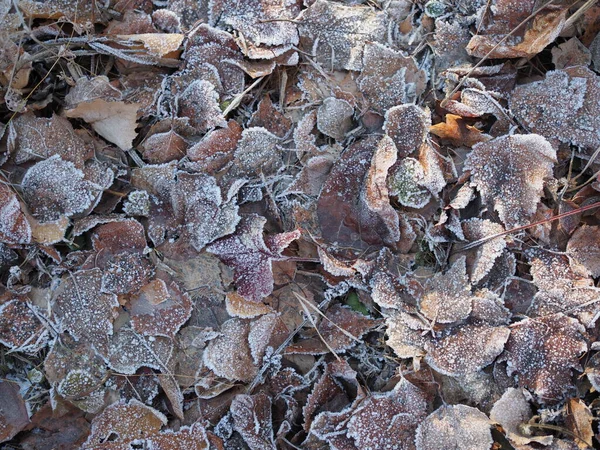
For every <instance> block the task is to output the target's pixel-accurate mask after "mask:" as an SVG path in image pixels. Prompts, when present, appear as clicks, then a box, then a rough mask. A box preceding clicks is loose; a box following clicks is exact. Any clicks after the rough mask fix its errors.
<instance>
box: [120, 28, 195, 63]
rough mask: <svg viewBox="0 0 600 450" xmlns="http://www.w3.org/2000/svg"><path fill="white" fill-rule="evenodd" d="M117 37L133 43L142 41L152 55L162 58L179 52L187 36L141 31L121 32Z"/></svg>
mask: <svg viewBox="0 0 600 450" xmlns="http://www.w3.org/2000/svg"><path fill="white" fill-rule="evenodd" d="M116 37H117V38H119V39H123V40H125V41H130V42H131V43H133V42H141V43H142V44H143V46H144V47H145V49H146V50H147V51H148V53H149V54H150V55H153V56H157V57H159V58H161V57H169V56H171V55H169V54H173V53H175V52H177V50H179V48H180V46H181V43H182V42H183V39H184V37H185V36H184V35H183V34H181V33H139V34H119V35H117V36H116ZM129 47H132V46H131V45H129Z"/></svg>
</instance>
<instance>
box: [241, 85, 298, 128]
mask: <svg viewBox="0 0 600 450" xmlns="http://www.w3.org/2000/svg"><path fill="white" fill-rule="evenodd" d="M248 126H249V127H263V128H264V129H266V130H267V131H269V132H271V133H273V134H274V135H275V136H278V137H280V138H283V137H285V136H286V135H287V134H288V133H289V131H290V128H291V127H292V121H291V120H290V119H288V118H287V117H286V116H285V115H284V114H283V113H282V112H281V111H280V110H279V108H277V107H275V105H274V104H273V102H272V100H271V96H270V95H266V96H265V97H264V98H263V99H262V100H261V101H260V103H259V104H258V107H257V109H256V112H255V113H254V114H252V119H251V120H250V122H249V123H248Z"/></svg>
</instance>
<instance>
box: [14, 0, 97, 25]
mask: <svg viewBox="0 0 600 450" xmlns="http://www.w3.org/2000/svg"><path fill="white" fill-rule="evenodd" d="M101 8H102V5H101V4H99V3H98V4H96V3H81V2H79V1H77V0H58V1H57V2H53V3H52V4H48V2H46V1H44V0H24V1H23V2H19V9H20V10H22V11H23V14H24V15H25V16H26V17H28V18H31V19H39V18H42V19H63V20H66V21H69V22H73V23H76V24H81V25H85V24H86V23H91V22H92V20H93V19H96V20H100V19H101V18H102V16H103V14H102V9H101Z"/></svg>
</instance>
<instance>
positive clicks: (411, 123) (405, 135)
mask: <svg viewBox="0 0 600 450" xmlns="http://www.w3.org/2000/svg"><path fill="white" fill-rule="evenodd" d="M429 127H431V117H430V114H429V111H427V110H424V109H423V108H421V107H419V106H417V105H411V104H408V105H398V106H394V107H393V108H390V109H389V110H387V112H386V113H385V123H384V125H383V129H384V130H385V132H386V134H387V135H388V136H389V137H391V138H392V140H393V141H394V144H396V148H397V149H398V157H400V158H403V157H405V156H408V155H410V154H411V153H413V152H416V151H417V150H418V149H419V148H420V147H421V145H423V143H425V139H426V138H427V135H428V132H429Z"/></svg>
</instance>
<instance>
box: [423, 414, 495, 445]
mask: <svg viewBox="0 0 600 450" xmlns="http://www.w3.org/2000/svg"><path fill="white" fill-rule="evenodd" d="M493 443H494V439H493V438H492V433H491V431H490V421H489V419H488V418H487V416H486V415H485V414H484V413H482V412H481V411H479V410H478V409H477V408H472V407H470V406H466V405H446V406H441V407H440V408H438V409H437V410H435V411H434V412H432V413H431V414H430V415H429V416H427V417H426V418H425V420H424V421H423V423H421V425H419V428H418V429H417V437H416V439H415V444H416V446H417V450H437V449H440V448H448V449H450V448H460V449H464V450H489V449H490V448H491V446H492V444H493Z"/></svg>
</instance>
